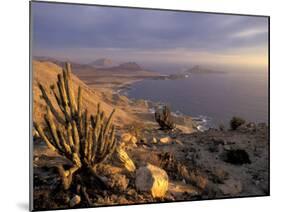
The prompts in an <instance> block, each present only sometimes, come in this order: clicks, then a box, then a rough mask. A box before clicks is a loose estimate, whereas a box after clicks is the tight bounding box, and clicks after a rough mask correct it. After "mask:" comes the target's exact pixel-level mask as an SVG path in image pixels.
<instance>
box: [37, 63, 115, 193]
mask: <svg viewBox="0 0 281 212" xmlns="http://www.w3.org/2000/svg"><path fill="white" fill-rule="evenodd" d="M38 86H39V89H40V91H41V93H42V97H43V99H44V101H45V103H46V108H47V112H46V114H45V115H44V119H45V123H46V125H47V128H46V129H45V131H44V130H43V127H42V126H40V125H39V124H37V123H34V128H35V130H36V131H37V132H38V134H39V136H40V137H41V138H42V139H43V140H44V141H45V143H46V144H47V146H48V148H49V149H51V150H52V151H55V152H57V153H58V154H60V155H62V156H64V157H66V158H67V159H69V160H70V161H72V163H73V166H72V167H71V168H70V169H68V170H65V169H64V168H63V167H62V166H60V167H58V170H59V174H60V176H61V178H62V182H63V187H64V189H65V190H67V189H69V188H70V186H71V182H72V178H73V174H74V173H76V172H77V171H78V170H83V169H84V168H90V169H91V170H92V171H94V170H95V167H96V165H97V164H100V163H103V162H104V161H105V160H106V159H107V158H108V157H110V156H111V154H112V153H113V152H114V151H115V149H116V143H117V141H116V138H115V128H114V125H113V124H112V119H113V115H114V112H115V110H113V111H112V112H111V114H110V116H109V117H108V119H106V118H105V115H104V112H103V111H102V109H101V106H100V104H98V109H97V113H96V115H90V116H89V114H88V111H87V109H85V110H83V109H82V88H81V87H79V88H78V97H77V102H76V99H75V95H74V90H73V85H72V79H71V65H70V63H66V66H65V68H64V69H63V73H62V74H58V76H57V83H56V84H55V85H52V86H51V88H50V89H51V90H52V94H53V96H54V97H55V100H56V104H57V105H58V108H59V110H56V107H55V106H54V104H53V103H52V101H51V99H50V98H49V96H48V94H47V92H46V89H45V88H44V86H43V85H42V84H40V83H39V84H38Z"/></svg>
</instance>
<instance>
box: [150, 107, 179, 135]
mask: <svg viewBox="0 0 281 212" xmlns="http://www.w3.org/2000/svg"><path fill="white" fill-rule="evenodd" d="M155 120H156V121H157V122H158V124H159V126H160V129H161V130H172V129H174V128H175V127H176V125H175V123H174V122H173V121H172V117H171V112H170V109H169V107H167V106H166V105H165V106H164V107H163V109H162V111H159V110H156V111H155Z"/></svg>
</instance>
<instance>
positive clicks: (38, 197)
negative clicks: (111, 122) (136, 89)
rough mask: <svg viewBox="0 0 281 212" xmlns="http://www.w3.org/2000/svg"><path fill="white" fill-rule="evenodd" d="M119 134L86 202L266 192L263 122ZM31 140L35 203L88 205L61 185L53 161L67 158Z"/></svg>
mask: <svg viewBox="0 0 281 212" xmlns="http://www.w3.org/2000/svg"><path fill="white" fill-rule="evenodd" d="M119 136H120V140H121V142H120V146H119V151H116V153H115V154H114V156H113V157H112V159H111V160H109V161H107V162H106V163H105V164H103V165H100V166H99V167H98V169H97V171H98V173H99V175H100V178H101V180H102V181H103V184H105V185H106V187H104V188H103V189H101V188H100V187H98V186H95V185H94V182H93V186H91V187H89V188H88V189H87V193H88V195H89V198H90V200H91V202H92V203H93V205H91V206H102V205H119V204H135V203H148V202H161V201H163V202H167V201H182V200H198V199H213V198H224V197H242V196H261V195H268V192H269V190H268V186H269V185H268V180H269V179H268V177H269V176H268V170H269V167H268V159H269V158H268V129H267V126H266V125H265V124H259V125H255V124H251V123H250V124H245V125H243V126H241V127H239V128H238V129H237V130H235V131H220V130H216V129H210V130H208V131H205V132H195V133H192V134H186V133H182V132H181V130H178V129H176V130H174V131H170V132H164V131H161V130H158V129H157V128H148V129H143V130H142V131H141V132H138V133H135V132H132V131H131V132H130V133H128V132H126V133H122V132H121V131H120V133H119ZM35 146H36V147H35V152H34V202H35V206H34V207H35V209H47V208H52V209H56V208H69V207H74V208H79V207H89V205H88V204H87V203H86V202H81V198H80V193H81V192H80V191H79V190H73V189H72V190H69V191H63V190H62V189H61V186H60V185H61V182H60V177H59V175H58V174H57V170H56V168H55V167H56V166H57V165H58V164H64V165H67V163H68V161H66V160H64V159H63V158H60V157H59V156H58V155H56V154H54V153H53V152H50V151H49V150H48V149H47V148H46V147H45V145H44V144H43V143H42V142H41V140H40V139H37V140H35ZM77 189H79V188H77Z"/></svg>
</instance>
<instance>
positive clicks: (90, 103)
mask: <svg viewBox="0 0 281 212" xmlns="http://www.w3.org/2000/svg"><path fill="white" fill-rule="evenodd" d="M32 68H33V100H34V101H33V102H34V105H33V110H34V112H33V114H34V117H33V119H34V120H35V121H39V122H41V121H42V120H43V114H44V113H45V103H44V101H43V99H42V98H40V95H41V92H40V90H39V87H38V82H40V83H42V85H43V86H44V87H45V88H47V90H48V91H49V96H50V97H51V95H50V92H51V91H50V89H49V88H50V86H51V85H52V84H53V83H54V82H56V80H57V74H59V73H61V72H62V68H61V67H60V66H58V65H56V64H54V63H52V62H40V61H36V60H35V61H33V63H32ZM72 79H73V82H74V83H73V84H74V90H75V92H77V91H78V86H81V87H82V89H83V97H82V98H83V99H82V100H83V103H84V104H83V106H84V107H87V108H88V110H89V112H90V113H95V111H96V106H97V103H98V102H100V103H101V105H102V107H103V110H104V111H105V113H106V115H108V114H109V113H110V112H111V111H112V109H113V107H115V108H117V113H116V117H115V120H116V122H117V124H118V123H121V122H122V123H130V122H132V121H133V120H134V116H133V115H131V114H130V113H128V111H126V113H125V112H124V110H123V109H122V108H120V107H118V105H117V104H116V103H117V102H119V103H121V102H123V103H124V105H129V100H128V99H127V98H126V97H123V98H122V100H120V99H121V98H119V96H115V99H113V98H112V94H111V93H104V92H101V91H99V90H94V91H93V90H92V89H90V88H89V87H88V86H87V85H86V84H85V83H84V82H82V81H81V80H80V79H79V78H78V77H76V76H75V75H73V76H72ZM76 95H77V93H76ZM51 100H52V101H53V102H55V99H52V98H51Z"/></svg>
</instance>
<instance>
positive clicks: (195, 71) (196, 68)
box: [184, 65, 226, 74]
mask: <svg viewBox="0 0 281 212" xmlns="http://www.w3.org/2000/svg"><path fill="white" fill-rule="evenodd" d="M184 73H186V74H189V73H190V74H224V73H226V72H225V71H218V70H212V69H206V68H202V67H200V66H198V65H197V66H194V67H192V68H191V69H188V70H187V71H185V72H184Z"/></svg>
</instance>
